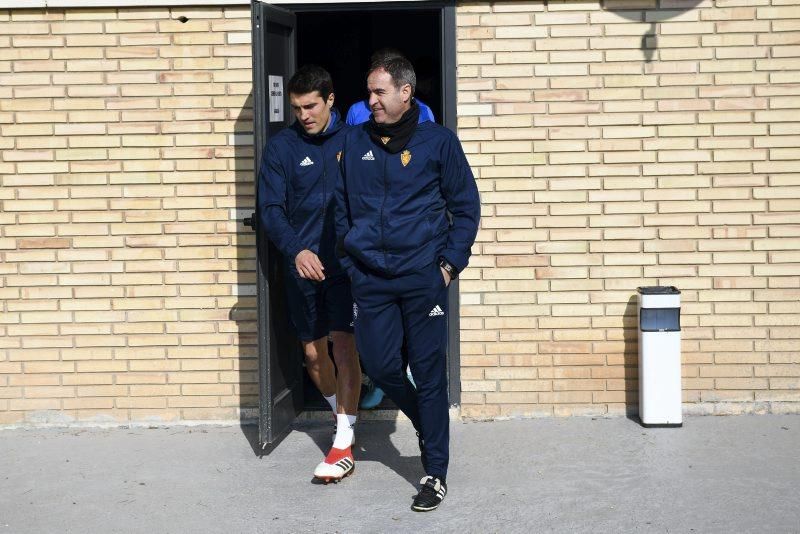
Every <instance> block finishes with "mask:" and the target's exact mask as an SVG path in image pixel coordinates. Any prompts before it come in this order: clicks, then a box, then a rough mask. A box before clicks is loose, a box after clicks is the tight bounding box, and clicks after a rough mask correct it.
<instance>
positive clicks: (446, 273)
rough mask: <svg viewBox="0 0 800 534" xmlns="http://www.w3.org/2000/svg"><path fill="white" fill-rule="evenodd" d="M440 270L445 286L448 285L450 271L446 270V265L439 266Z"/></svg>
mask: <svg viewBox="0 0 800 534" xmlns="http://www.w3.org/2000/svg"><path fill="white" fill-rule="evenodd" d="M439 270H440V271H442V278H444V287H448V286H449V285H450V281H451V280H450V273H448V272H447V271H445V270H444V267H439Z"/></svg>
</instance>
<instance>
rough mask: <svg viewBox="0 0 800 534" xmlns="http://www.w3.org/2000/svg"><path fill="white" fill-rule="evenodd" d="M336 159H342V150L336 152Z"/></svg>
mask: <svg viewBox="0 0 800 534" xmlns="http://www.w3.org/2000/svg"><path fill="white" fill-rule="evenodd" d="M336 161H342V151H341V150H340V151H339V152H337V153H336Z"/></svg>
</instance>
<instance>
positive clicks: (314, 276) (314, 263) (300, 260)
mask: <svg viewBox="0 0 800 534" xmlns="http://www.w3.org/2000/svg"><path fill="white" fill-rule="evenodd" d="M294 266H295V267H296V268H297V272H298V273H299V274H300V277H301V278H306V279H308V280H314V281H315V282H322V281H323V280H325V272H324V271H325V267H323V266H322V262H321V261H319V257H318V256H317V255H316V254H314V253H313V252H311V251H310V250H308V249H306V250H301V251H300V252H299V253H298V254H297V256H295V258H294Z"/></svg>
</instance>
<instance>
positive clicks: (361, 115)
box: [345, 98, 436, 126]
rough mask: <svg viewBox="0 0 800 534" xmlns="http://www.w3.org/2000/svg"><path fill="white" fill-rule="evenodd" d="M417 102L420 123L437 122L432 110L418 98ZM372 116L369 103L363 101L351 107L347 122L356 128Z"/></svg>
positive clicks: (348, 111)
mask: <svg viewBox="0 0 800 534" xmlns="http://www.w3.org/2000/svg"><path fill="white" fill-rule="evenodd" d="M415 100H416V101H417V104H419V122H421V123H422V122H425V121H431V122H436V120H435V119H434V118H433V111H431V108H429V107H428V106H427V105H425V104H424V103H423V102H422V101H421V100H419V99H416V98H415ZM370 115H372V112H371V111H370V109H369V103H368V102H367V101H366V100H362V101H360V102H356V103H355V104H353V105H352V106H350V109H348V110H347V120H346V121H345V122H347V124H349V125H350V126H355V125H356V124H361V123H364V122H367V121H368V120H369V116H370Z"/></svg>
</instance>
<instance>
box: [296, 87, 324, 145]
mask: <svg viewBox="0 0 800 534" xmlns="http://www.w3.org/2000/svg"><path fill="white" fill-rule="evenodd" d="M289 102H290V103H291V106H292V112H294V116H295V117H296V118H297V120H298V122H300V124H301V125H302V126H303V129H304V130H305V131H306V133H307V134H309V135H316V134H318V133H320V132H322V131H323V130H325V128H326V127H327V126H328V123H329V122H330V120H331V108H332V107H333V93H331V94H330V95H328V100H323V98H322V95H320V94H319V91H312V92H310V93H305V94H302V95H297V94H294V93H289Z"/></svg>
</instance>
